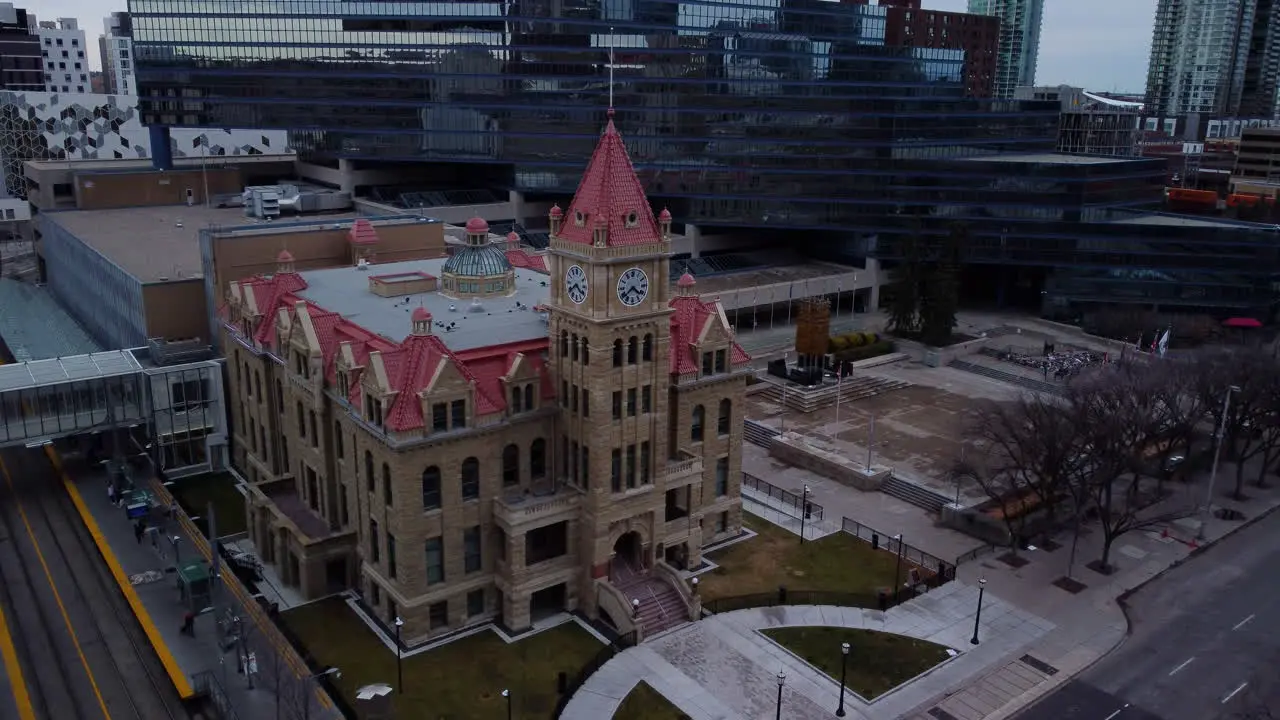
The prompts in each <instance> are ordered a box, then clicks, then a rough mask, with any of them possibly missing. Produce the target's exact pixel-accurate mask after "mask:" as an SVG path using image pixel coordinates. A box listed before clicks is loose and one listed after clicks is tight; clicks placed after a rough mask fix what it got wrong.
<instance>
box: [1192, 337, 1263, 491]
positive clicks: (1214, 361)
mask: <svg viewBox="0 0 1280 720" xmlns="http://www.w3.org/2000/svg"><path fill="white" fill-rule="evenodd" d="M1196 364H1197V368H1196V380H1197V392H1198V393H1199V395H1200V396H1201V402H1203V403H1204V405H1205V408H1206V410H1207V411H1208V413H1209V414H1210V415H1211V416H1212V418H1213V421H1214V427H1215V428H1217V427H1221V428H1222V433H1223V440H1222V442H1223V450H1225V451H1227V453H1228V457H1230V458H1231V459H1233V460H1235V462H1236V484H1235V490H1234V491H1233V493H1232V496H1233V497H1235V498H1236V499H1237V500H1242V499H1244V480H1245V466H1246V465H1247V464H1248V463H1249V461H1250V460H1253V459H1254V458H1256V457H1259V456H1265V455H1268V454H1271V453H1273V452H1275V451H1276V448H1275V445H1274V443H1275V442H1276V441H1280V438H1275V437H1274V436H1273V435H1269V434H1267V433H1265V432H1263V431H1262V428H1263V427H1264V426H1266V425H1268V424H1269V423H1270V422H1271V420H1272V416H1273V415H1274V410H1273V408H1272V406H1271V398H1272V397H1273V395H1274V392H1275V385H1276V384H1277V382H1280V379H1278V377H1277V372H1276V367H1275V360H1274V359H1273V358H1271V357H1270V355H1268V354H1266V353H1265V352H1263V351H1262V350H1261V349H1260V348H1221V349H1217V350H1212V351H1204V352H1201V353H1199V354H1198V356H1197V363H1196ZM1233 387H1234V388H1238V390H1237V391H1235V392H1232V393H1231V402H1230V403H1229V404H1227V403H1224V399H1225V398H1226V396H1227V393H1228V392H1231V388H1233ZM1224 405H1225V409H1226V415H1225V417H1224V415H1223V410H1224ZM1262 472H1263V473H1265V472H1266V463H1265V457H1264V464H1263V471H1262ZM1261 477H1262V476H1259V481H1261Z"/></svg>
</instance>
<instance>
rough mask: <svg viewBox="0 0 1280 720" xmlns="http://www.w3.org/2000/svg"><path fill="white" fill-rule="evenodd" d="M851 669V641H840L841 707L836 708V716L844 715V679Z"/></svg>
mask: <svg viewBox="0 0 1280 720" xmlns="http://www.w3.org/2000/svg"><path fill="white" fill-rule="evenodd" d="M848 669H849V643H840V707H838V708H836V717H844V680H845V677H846V675H845V673H846V671H847V670H848Z"/></svg>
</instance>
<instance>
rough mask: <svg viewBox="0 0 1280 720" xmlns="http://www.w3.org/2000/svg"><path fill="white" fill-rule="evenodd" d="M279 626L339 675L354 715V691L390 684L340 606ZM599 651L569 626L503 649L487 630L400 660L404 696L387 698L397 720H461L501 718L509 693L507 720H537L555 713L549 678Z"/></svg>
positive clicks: (291, 617) (382, 651)
mask: <svg viewBox="0 0 1280 720" xmlns="http://www.w3.org/2000/svg"><path fill="white" fill-rule="evenodd" d="M281 619H282V620H283V622H284V623H285V624H286V625H287V626H288V627H289V629H290V630H292V631H293V633H294V635H295V636H296V637H297V638H298V639H299V640H300V641H301V642H302V643H303V644H304V645H306V647H307V649H308V650H309V651H310V652H311V655H312V656H313V657H314V658H315V660H316V661H317V662H318V663H319V664H320V665H331V666H333V667H337V668H338V669H339V670H341V671H342V678H341V679H339V680H338V681H337V685H338V687H339V688H340V689H341V691H342V693H343V695H344V696H345V697H346V699H347V701H348V702H349V703H350V705H351V706H352V707H355V708H356V709H357V711H359V703H358V702H357V701H356V700H355V691H356V688H358V687H360V686H362V685H367V684H370V683H379V682H381V683H389V684H391V685H392V686H394V685H395V684H396V656H395V653H394V652H393V651H391V650H388V649H387V647H386V646H385V645H383V644H382V643H381V642H379V641H378V639H377V638H376V637H375V636H374V635H373V633H372V632H370V630H369V629H368V627H366V626H365V625H364V623H363V622H361V621H360V619H359V618H358V617H357V616H356V614H355V613H354V612H353V611H352V610H351V609H350V608H349V607H347V605H346V603H345V602H344V601H342V600H340V599H331V600H323V601H321V602H317V603H312V604H310V605H303V606H302V607H299V608H295V609H293V610H289V611H287V612H284V613H282V614H281ZM602 647H603V646H602V645H601V644H600V641H599V640H597V639H596V638H595V636H593V635H591V634H590V633H588V632H587V631H585V630H583V629H582V628H581V627H580V626H578V625H577V624H576V623H565V624H564V625H560V626H559V627H556V628H553V629H551V630H547V631H544V632H540V633H538V634H537V635H533V636H531V637H528V638H525V639H523V640H519V641H518V642H515V643H513V644H510V645H508V644H506V643H504V642H503V641H502V638H500V637H498V635H497V634H496V633H493V632H491V631H489V630H485V631H483V632H479V633H476V634H475V635H471V636H468V637H465V638H462V639H461V640H456V641H454V642H451V643H449V644H447V645H444V646H442V647H439V648H437V649H435V650H431V651H429V652H424V653H420V654H418V655H414V656H413V657H406V658H405V659H404V693H403V694H401V695H396V696H395V714H394V716H395V717H397V718H414V720H462V719H464V718H495V719H497V718H505V717H506V701H505V700H504V699H503V698H502V690H503V689H504V688H505V689H509V690H510V691H511V698H512V708H513V712H512V717H513V718H516V719H518V720H535V719H536V720H545V718H548V717H550V716H551V713H552V711H553V710H554V709H555V705H556V700H557V699H558V695H557V693H556V678H557V675H558V674H559V673H561V672H564V673H567V674H568V676H569V678H570V679H572V678H573V677H574V676H575V675H576V674H577V673H578V671H579V670H581V669H582V666H583V665H585V664H586V663H587V662H588V661H590V660H591V658H592V657H594V656H595V654H596V653H597V652H599V651H600V649H601V648H602Z"/></svg>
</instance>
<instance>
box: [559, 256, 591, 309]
mask: <svg viewBox="0 0 1280 720" xmlns="http://www.w3.org/2000/svg"><path fill="white" fill-rule="evenodd" d="M564 291H565V294H566V295H568V296H569V299H570V300H572V301H573V304H575V305H581V304H582V302H583V301H584V300H586V299H587V273H586V271H585V270H583V269H582V268H581V267H579V266H577V265H570V266H569V269H568V270H565V271H564Z"/></svg>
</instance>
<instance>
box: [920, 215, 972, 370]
mask: <svg viewBox="0 0 1280 720" xmlns="http://www.w3.org/2000/svg"><path fill="white" fill-rule="evenodd" d="M968 238H969V230H968V228H967V227H966V226H964V225H963V224H961V223H955V224H953V225H952V226H951V229H950V231H949V232H948V233H947V235H946V237H944V238H942V239H941V241H940V242H939V243H938V246H937V248H936V251H935V252H934V253H931V258H930V262H929V264H928V267H927V269H926V271H925V282H924V288H923V290H922V292H921V298H920V335H921V338H920V339H921V340H923V341H924V342H925V343H927V344H929V345H933V346H935V347H941V346H944V345H948V344H950V342H951V334H952V330H953V329H955V326H956V310H957V308H958V306H959V304H960V258H961V255H962V253H963V252H964V248H965V245H966V244H967V243H968Z"/></svg>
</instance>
